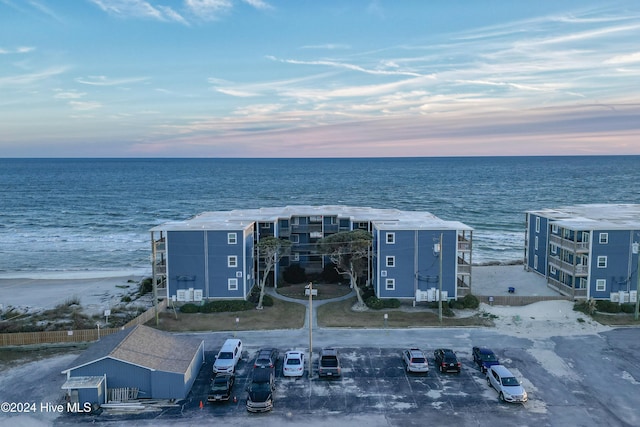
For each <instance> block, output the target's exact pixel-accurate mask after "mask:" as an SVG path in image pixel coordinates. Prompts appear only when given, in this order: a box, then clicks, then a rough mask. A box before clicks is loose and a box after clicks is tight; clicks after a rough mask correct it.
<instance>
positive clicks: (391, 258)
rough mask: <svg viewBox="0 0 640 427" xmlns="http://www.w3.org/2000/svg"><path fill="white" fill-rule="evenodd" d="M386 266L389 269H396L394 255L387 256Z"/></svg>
mask: <svg viewBox="0 0 640 427" xmlns="http://www.w3.org/2000/svg"><path fill="white" fill-rule="evenodd" d="M385 266H387V267H395V266H396V257H395V256H394V255H387V256H386V258H385Z"/></svg>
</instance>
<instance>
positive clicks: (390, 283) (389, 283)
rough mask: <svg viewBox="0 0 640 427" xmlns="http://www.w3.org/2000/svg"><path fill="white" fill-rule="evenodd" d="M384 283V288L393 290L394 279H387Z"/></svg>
mask: <svg viewBox="0 0 640 427" xmlns="http://www.w3.org/2000/svg"><path fill="white" fill-rule="evenodd" d="M384 284H385V286H384V287H385V289H386V290H388V291H394V290H395V289H396V279H387V280H385V282H384Z"/></svg>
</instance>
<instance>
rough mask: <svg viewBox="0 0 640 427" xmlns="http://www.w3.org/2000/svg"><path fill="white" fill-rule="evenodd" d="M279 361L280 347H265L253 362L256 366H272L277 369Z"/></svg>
mask: <svg viewBox="0 0 640 427" xmlns="http://www.w3.org/2000/svg"><path fill="white" fill-rule="evenodd" d="M277 362H278V349H276V348H263V349H262V350H260V351H259V352H258V357H256V361H255V362H254V364H253V367H254V368H271V369H272V370H275V368H276V363H277Z"/></svg>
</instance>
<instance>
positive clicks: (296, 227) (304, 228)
mask: <svg viewBox="0 0 640 427" xmlns="http://www.w3.org/2000/svg"><path fill="white" fill-rule="evenodd" d="M313 231H316V232H322V224H292V225H291V232H292V233H298V234H301V233H311V232H313Z"/></svg>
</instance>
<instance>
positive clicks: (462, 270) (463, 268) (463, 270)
mask: <svg viewBox="0 0 640 427" xmlns="http://www.w3.org/2000/svg"><path fill="white" fill-rule="evenodd" d="M458 274H466V275H468V274H471V264H460V263H458Z"/></svg>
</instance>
